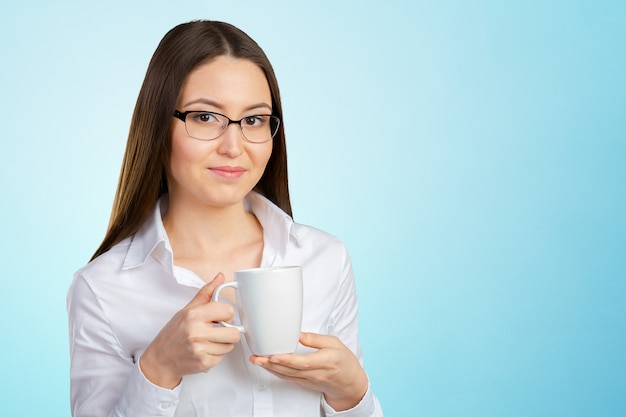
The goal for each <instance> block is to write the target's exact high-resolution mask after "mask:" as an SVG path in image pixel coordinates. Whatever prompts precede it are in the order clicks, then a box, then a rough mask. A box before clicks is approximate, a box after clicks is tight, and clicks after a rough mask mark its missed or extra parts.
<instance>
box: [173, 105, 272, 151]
mask: <svg viewBox="0 0 626 417" xmlns="http://www.w3.org/2000/svg"><path fill="white" fill-rule="evenodd" d="M190 113H209V114H215V115H217V116H222V117H224V118H226V120H228V123H227V124H226V126H225V127H224V128H223V130H222V133H220V134H219V135H217V136H216V137H214V138H213V139H202V138H197V137H195V136H192V135H191V134H190V133H189V130H188V129H187V115H189V114H190ZM255 116H267V117H269V118H270V119H273V120H275V121H276V129H275V130H274V132H272V136H270V137H269V139H266V140H264V141H261V142H254V141H251V140H250V139H248V138H247V137H246V134H245V133H244V131H243V126H241V122H242V121H243V120H244V119H247V118H249V117H255ZM174 117H175V118H177V119H178V120H181V121H182V122H183V123H184V124H185V131H186V132H187V134H188V135H189V136H190V137H192V138H194V139H196V140H203V141H207V142H208V141H211V140H215V139H217V138H219V137H220V136H222V135H223V134H224V132H226V131H227V130H228V126H230V125H231V124H233V123H234V124H236V125H239V130H240V131H241V136H243V138H244V139H245V140H246V141H247V142H250V143H265V142H269V141H270V140H272V139H274V136H276V133H278V130H279V129H280V123H281V120H280V117H278V116H274V115H273V114H252V115H250V116H244V117H242V118H241V119H239V120H233V119H231V118H230V117H228V116H226V115H225V114H222V113H218V112H214V111H204V110H188V111H186V112H181V111H178V110H174Z"/></svg>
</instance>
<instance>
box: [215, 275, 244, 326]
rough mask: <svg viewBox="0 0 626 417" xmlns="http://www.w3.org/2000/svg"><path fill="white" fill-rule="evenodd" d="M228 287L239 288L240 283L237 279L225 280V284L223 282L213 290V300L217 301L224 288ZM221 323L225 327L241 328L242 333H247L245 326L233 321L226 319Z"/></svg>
mask: <svg viewBox="0 0 626 417" xmlns="http://www.w3.org/2000/svg"><path fill="white" fill-rule="evenodd" d="M227 287H233V288H235V289H236V288H237V287H238V283H237V281H231V282H225V283H223V284H221V285H220V286H218V287H217V288H216V289H215V291H213V297H211V301H212V302H216V301H218V299H219V297H220V291H222V290H223V289H224V288H227ZM220 324H221V325H222V326H224V327H233V328H235V329H237V330H239V331H240V332H241V333H245V332H246V331H245V329H244V328H243V326H238V325H236V324H231V323H227V322H225V321H220Z"/></svg>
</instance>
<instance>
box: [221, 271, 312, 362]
mask: <svg viewBox="0 0 626 417" xmlns="http://www.w3.org/2000/svg"><path fill="white" fill-rule="evenodd" d="M234 277H235V280H234V281H233V282H227V283H224V284H222V285H220V286H219V287H217V288H216V289H215V291H214V292H213V301H217V300H218V298H219V294H220V291H222V289H224V288H227V287H233V288H235V289H236V290H237V291H236V293H237V311H238V312H239V317H240V318H241V324H242V325H241V326H239V325H235V324H231V323H226V322H223V321H222V322H220V323H221V324H222V325H223V326H226V327H234V328H236V329H238V330H239V331H240V332H241V333H243V334H244V335H245V337H246V341H247V342H248V345H249V346H250V350H251V351H252V353H253V354H255V355H258V356H271V355H276V354H279V353H293V352H295V351H296V348H297V347H298V340H299V339H300V330H301V326H302V268H301V267H299V266H278V267H269V268H254V269H244V270H240V271H235V273H234Z"/></svg>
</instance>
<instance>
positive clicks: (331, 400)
mask: <svg viewBox="0 0 626 417" xmlns="http://www.w3.org/2000/svg"><path fill="white" fill-rule="evenodd" d="M350 386H351V387H352V389H351V390H350V393H349V394H348V395H345V394H343V395H342V394H335V395H332V394H327V393H324V400H325V401H326V404H328V405H329V406H330V407H331V408H332V409H333V410H335V411H346V410H350V409H352V408H354V407H356V406H357V405H359V403H360V402H361V400H363V398H364V397H365V394H367V390H368V389H369V380H368V378H367V376H365V378H360V379H359V380H358V381H355V383H353V384H350Z"/></svg>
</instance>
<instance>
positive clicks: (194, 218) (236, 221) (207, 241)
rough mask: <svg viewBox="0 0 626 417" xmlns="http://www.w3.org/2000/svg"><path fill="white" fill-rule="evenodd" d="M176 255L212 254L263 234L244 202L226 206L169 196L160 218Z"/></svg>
mask: <svg viewBox="0 0 626 417" xmlns="http://www.w3.org/2000/svg"><path fill="white" fill-rule="evenodd" d="M163 225H164V226H165V230H166V231H167V234H168V237H169V239H170V243H171V244H172V248H173V250H174V254H175V256H176V255H178V256H182V257H196V256H206V255H207V254H215V253H216V252H220V251H221V250H227V248H233V247H236V246H240V245H242V244H246V243H247V242H248V241H250V240H254V239H258V237H259V234H260V235H261V236H262V228H261V226H260V224H259V223H258V221H257V219H256V217H255V216H254V215H253V214H251V213H248V212H246V211H245V209H244V204H243V201H240V202H238V203H236V204H234V205H228V206H220V207H215V206H210V205H206V204H203V203H200V202H195V203H193V202H190V201H181V199H175V198H171V196H170V202H169V208H168V211H167V213H166V214H165V216H164V217H163Z"/></svg>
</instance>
